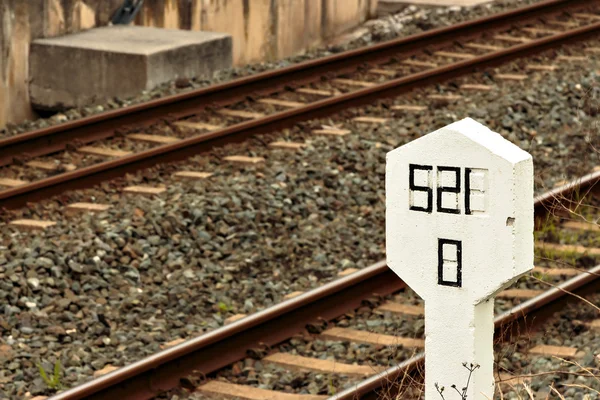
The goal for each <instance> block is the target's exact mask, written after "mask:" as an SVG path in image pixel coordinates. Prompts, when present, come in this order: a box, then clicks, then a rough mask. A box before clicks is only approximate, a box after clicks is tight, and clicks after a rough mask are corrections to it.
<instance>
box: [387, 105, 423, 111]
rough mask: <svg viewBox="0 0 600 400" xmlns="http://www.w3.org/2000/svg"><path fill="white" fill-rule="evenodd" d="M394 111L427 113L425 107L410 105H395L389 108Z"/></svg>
mask: <svg viewBox="0 0 600 400" xmlns="http://www.w3.org/2000/svg"><path fill="white" fill-rule="evenodd" d="M391 109H392V110H394V111H411V112H421V111H427V107H425V106H416V105H412V104H397V105H394V106H392V107H391Z"/></svg>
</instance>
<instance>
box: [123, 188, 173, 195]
mask: <svg viewBox="0 0 600 400" xmlns="http://www.w3.org/2000/svg"><path fill="white" fill-rule="evenodd" d="M166 190H167V189H166V188H164V187H152V186H128V187H126V188H125V189H123V192H125V193H131V194H141V195H145V196H156V195H159V194H161V193H164V192H165V191H166Z"/></svg>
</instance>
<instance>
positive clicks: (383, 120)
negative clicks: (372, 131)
mask: <svg viewBox="0 0 600 400" xmlns="http://www.w3.org/2000/svg"><path fill="white" fill-rule="evenodd" d="M387 120H388V119H387V118H379V117H355V118H352V121H354V122H362V123H365V124H385V123H386V122H387Z"/></svg>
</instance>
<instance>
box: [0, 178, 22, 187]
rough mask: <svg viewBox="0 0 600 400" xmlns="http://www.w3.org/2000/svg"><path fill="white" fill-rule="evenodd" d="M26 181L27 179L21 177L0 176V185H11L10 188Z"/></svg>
mask: <svg viewBox="0 0 600 400" xmlns="http://www.w3.org/2000/svg"><path fill="white" fill-rule="evenodd" d="M28 183H29V181H24V180H21V179H12V178H0V186H7V187H11V188H12V187H17V186H21V185H26V184H28Z"/></svg>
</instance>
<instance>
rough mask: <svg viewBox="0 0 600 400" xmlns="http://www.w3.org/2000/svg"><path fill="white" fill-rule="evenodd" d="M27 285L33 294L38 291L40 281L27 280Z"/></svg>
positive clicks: (34, 279)
mask: <svg viewBox="0 0 600 400" xmlns="http://www.w3.org/2000/svg"><path fill="white" fill-rule="evenodd" d="M27 284H28V285H29V287H30V288H31V290H33V291H34V292H35V291H37V290H39V289H40V280H39V279H38V278H29V279H27Z"/></svg>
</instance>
